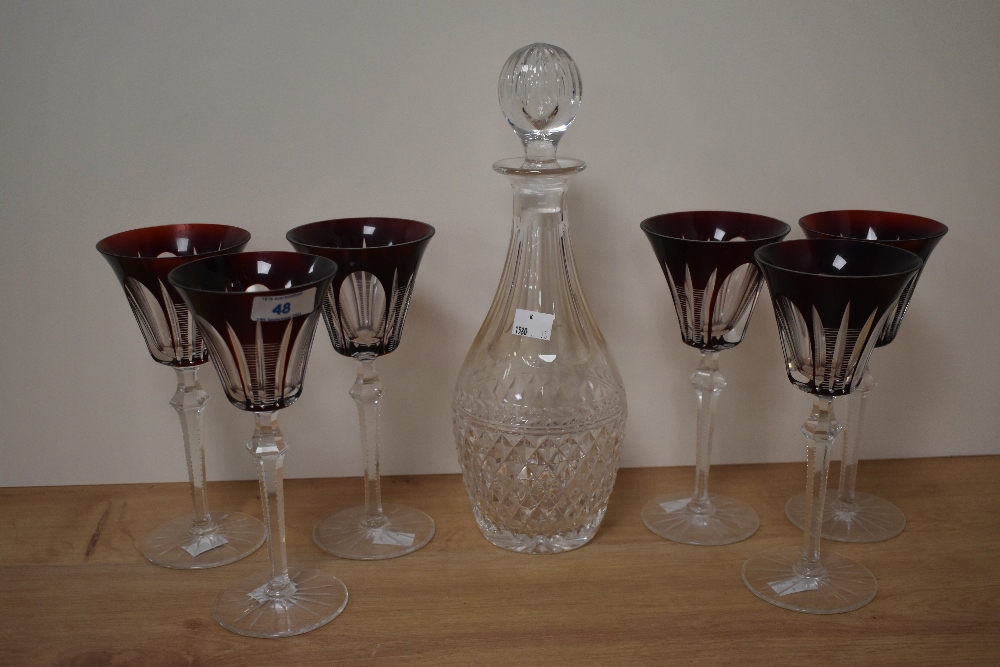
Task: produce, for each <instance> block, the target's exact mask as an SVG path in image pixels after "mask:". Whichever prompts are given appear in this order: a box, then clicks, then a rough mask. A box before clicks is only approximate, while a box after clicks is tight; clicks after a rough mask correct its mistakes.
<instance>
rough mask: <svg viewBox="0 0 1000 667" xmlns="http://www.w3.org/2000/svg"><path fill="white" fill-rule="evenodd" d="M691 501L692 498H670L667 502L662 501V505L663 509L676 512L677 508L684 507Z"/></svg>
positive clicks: (667, 511)
mask: <svg viewBox="0 0 1000 667" xmlns="http://www.w3.org/2000/svg"><path fill="white" fill-rule="evenodd" d="M689 502H691V499H690V498H680V499H678V500H668V501H667V502H665V503H660V507H661V508H663V511H664V512H666V513H667V514H669V513H670V512H676V511H677V510H680V509H684V508H685V507H687V504H688V503H689Z"/></svg>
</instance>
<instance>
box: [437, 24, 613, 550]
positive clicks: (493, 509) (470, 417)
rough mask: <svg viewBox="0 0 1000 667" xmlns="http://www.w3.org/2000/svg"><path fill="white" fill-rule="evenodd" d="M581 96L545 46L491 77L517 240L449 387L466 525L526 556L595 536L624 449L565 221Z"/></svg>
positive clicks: (577, 167)
mask: <svg viewBox="0 0 1000 667" xmlns="http://www.w3.org/2000/svg"><path fill="white" fill-rule="evenodd" d="M581 90H582V89H581V81H580V73H579V71H578V70H577V67H576V64H575V63H574V62H573V60H572V58H570V57H569V54H567V53H566V52H565V51H563V50H562V49H560V48H558V47H555V46H551V45H549V44H532V45H530V46H527V47H524V48H523V49H520V50H518V51H517V52H515V53H514V54H513V55H511V57H510V58H509V59H508V60H507V63H506V64H505V65H504V67H503V70H502V71H501V73H500V83H499V98H500V106H501V108H502V109H503V112H504V115H505V116H506V117H507V121H508V122H509V123H510V124H511V125H512V126H513V128H514V130H515V132H516V133H517V135H518V137H519V138H520V139H521V142H522V143H523V145H524V149H525V155H524V157H523V158H511V159H507V160H501V161H499V162H497V163H495V164H494V165H493V168H494V169H495V170H496V171H497V172H499V173H501V174H504V175H505V176H507V177H508V178H509V179H510V181H511V185H512V186H513V189H514V219H513V230H512V232H511V240H510V247H509V248H508V251H507V261H506V265H505V266H504V269H503V274H502V276H501V278H500V285H499V287H498V288H497V292H496V296H495V297H494V299H493V305H492V306H491V307H490V310H489V313H488V314H487V316H486V320H485V322H483V325H482V327H481V328H480V330H479V334H478V335H477V336H476V339H475V341H474V342H473V344H472V348H471V349H470V350H469V353H468V355H467V356H466V359H465V363H464V364H463V366H462V370H461V372H460V374H459V378H458V383H457V385H456V389H455V399H454V427H455V439H456V443H457V445H458V453H459V460H460V462H461V465H462V471H463V476H464V480H465V485H466V489H467V490H468V492H469V498H470V500H471V501H472V510H473V513H474V514H475V517H476V521H477V522H478V524H479V528H480V530H482V532H483V535H485V536H486V538H487V539H488V540H489V541H490V542H492V543H493V544H495V545H497V546H499V547H502V548H504V549H509V550H511V551H517V552H522V553H558V552H560V551H566V550H569V549H575V548H577V547H580V546H582V545H584V544H586V543H587V542H588V541H589V540H590V539H591V538H592V537H593V536H594V534H595V533H596V532H597V529H598V526H600V523H601V520H602V519H603V518H604V512H605V510H606V508H607V504H608V496H609V495H610V494H611V489H612V487H613V486H614V482H615V475H616V473H617V470H618V462H619V459H620V457H621V448H622V442H623V439H624V431H625V417H626V405H625V388H624V387H623V386H622V381H621V377H620V376H619V375H618V370H617V369H616V368H615V364H614V361H613V360H612V358H611V355H610V354H609V353H608V350H607V346H606V345H605V342H604V338H603V337H602V336H601V332H600V330H599V329H598V328H597V324H596V323H595V321H594V317H593V315H592V314H591V312H590V308H589V307H588V306H587V301H586V299H585V298H584V296H583V292H582V290H581V287H580V280H579V277H578V276H577V271H576V264H575V262H574V260H573V251H572V246H571V243H570V238H569V226H568V222H567V217H566V186H567V181H568V180H569V177H570V176H571V175H573V174H575V173H577V172H580V171H582V170H583V169H584V167H585V166H586V165H585V164H584V163H583V162H582V161H580V160H574V159H569V158H559V157H556V147H557V145H558V143H559V139H560V138H561V137H562V134H563V133H564V132H565V131H566V129H567V128H568V127H569V125H570V123H572V122H573V119H574V118H575V116H576V113H577V111H578V110H579V106H580V99H581Z"/></svg>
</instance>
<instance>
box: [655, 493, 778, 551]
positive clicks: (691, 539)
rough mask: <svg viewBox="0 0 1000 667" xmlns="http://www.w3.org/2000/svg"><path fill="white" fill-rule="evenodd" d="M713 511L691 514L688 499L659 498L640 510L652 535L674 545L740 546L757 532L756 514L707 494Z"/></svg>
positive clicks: (748, 508) (684, 497) (730, 499)
mask: <svg viewBox="0 0 1000 667" xmlns="http://www.w3.org/2000/svg"><path fill="white" fill-rule="evenodd" d="M708 499H709V502H711V504H712V510H711V511H710V512H709V513H707V514H705V513H698V512H695V511H693V510H692V508H691V507H690V505H689V503H690V501H691V496H690V495H671V496H660V497H658V498H654V499H653V500H651V501H650V502H649V503H648V504H647V505H646V506H645V507H644V508H643V509H642V522H643V523H645V524H646V527H647V528H649V529H650V530H651V531H653V532H654V533H656V534H657V535H659V536H660V537H665V538H666V539H668V540H673V541H674V542H683V543H684V544H698V545H719V544H732V543H733V542H739V541H740V540H745V539H746V538H748V537H750V536H751V535H753V534H754V533H755V532H757V527H758V526H759V525H760V519H758V518H757V513H756V512H754V511H753V510H752V509H750V507H749V506H748V505H746V504H744V503H741V502H740V501H738V500H734V499H732V498H728V497H726V496H719V495H716V494H714V493H710V494H708Z"/></svg>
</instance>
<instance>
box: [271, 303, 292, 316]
mask: <svg viewBox="0 0 1000 667" xmlns="http://www.w3.org/2000/svg"><path fill="white" fill-rule="evenodd" d="M291 310H292V303H291V302H290V301H286V302H285V303H279V304H278V305H277V306H275V307H274V308H272V309H271V312H272V313H274V314H275V315H287V314H288V313H289V312H291Z"/></svg>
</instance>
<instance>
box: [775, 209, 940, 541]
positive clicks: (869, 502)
mask: <svg viewBox="0 0 1000 667" xmlns="http://www.w3.org/2000/svg"><path fill="white" fill-rule="evenodd" d="M799 225H800V226H801V227H802V229H803V231H804V232H805V233H806V238H817V239H818V238H847V239H858V240H865V241H870V242H872V243H881V244H884V245H890V246H894V247H896V248H902V249H903V250H909V251H910V252H912V253H914V254H915V255H917V256H919V257H920V259H922V260H923V261H924V265H925V266H926V264H927V259H928V258H929V257H930V255H931V251H933V250H934V247H935V246H937V244H938V242H939V241H940V240H941V239H942V238H943V237H944V235H945V234H946V233H947V232H948V228H947V227H945V226H944V225H943V224H941V223H940V222H938V221H936V220H931V219H930V218H922V217H920V216H916V215H906V214H904V213H889V212H884V211H826V212H824V213H813V214H812V215H807V216H805V217H804V218H802V219H801V220H799ZM922 273H923V268H921V270H920V272H919V273H918V274H917V276H916V277H915V278H914V279H913V280H912V281H911V282H910V284H909V285H907V287H906V289H905V290H904V291H903V294H902V296H900V297H899V301H898V302H897V303H896V306H895V309H894V310H893V313H892V315H891V316H890V317H889V321H888V322H887V323H886V326H885V329H883V331H882V335H881V336H880V337H879V339H878V342H876V343H875V347H882V346H883V345H888V344H889V343H891V342H892V341H893V339H894V338H895V337H896V334H897V333H898V332H899V325H900V323H901V322H902V321H903V315H904V314H905V313H906V307H907V305H909V302H910V298H911V297H912V296H913V291H914V290H915V289H916V287H917V280H919V278H920V275H921V274H922ZM874 388H875V378H874V376H873V375H872V372H871V365H869V366H868V368H867V369H866V370H865V373H864V375H863V376H862V378H861V383H860V384H859V385H858V388H857V390H855V391H854V392H853V393H851V395H850V397H849V398H848V399H847V422H846V424H845V427H844V430H843V432H842V433H841V436H840V437H841V454H840V484H839V486H838V488H837V493H836V495H834V494H830V495H829V496H828V497H827V501H826V508H825V509H824V512H823V517H824V519H823V533H822V535H823V538H824V539H828V540H837V541H839V542H881V541H882V540H888V539H889V538H891V537H895V536H896V535H898V534H899V533H901V532H902V530H903V527H904V526H905V525H906V517H905V516H904V515H903V512H902V511H901V510H900V509H899V508H898V507H896V506H895V505H894V504H892V503H891V502H889V501H888V500H885V499H884V498H880V497H878V496H876V495H873V494H870V493H865V492H863V491H855V484H856V482H857V477H858V457H859V456H860V453H861V438H862V434H863V430H864V415H865V407H866V404H867V402H868V397H869V395H870V394H871V391H872V389H874ZM805 501H806V498H805V494H802V493H800V494H798V495H795V496H792V497H791V498H790V499H789V500H788V502H787V503H786V504H785V514H786V515H787V516H788V518H789V520H790V521H791V522H792V523H793V524H795V525H796V526H797V527H799V528H801V527H802V524H803V518H804V516H805V506H806V502H805Z"/></svg>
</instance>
